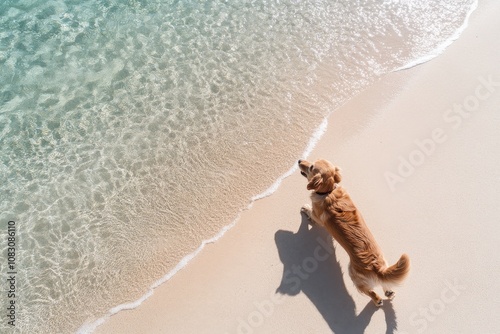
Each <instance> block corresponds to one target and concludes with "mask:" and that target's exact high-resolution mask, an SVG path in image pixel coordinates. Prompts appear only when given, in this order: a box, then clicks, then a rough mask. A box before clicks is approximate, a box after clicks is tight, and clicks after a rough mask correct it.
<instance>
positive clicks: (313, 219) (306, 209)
mask: <svg viewBox="0 0 500 334" xmlns="http://www.w3.org/2000/svg"><path fill="white" fill-rule="evenodd" d="M300 212H302V213H303V214H305V215H306V216H307V218H308V219H309V223H310V224H311V225H312V224H318V225H323V224H322V223H321V222H318V220H316V216H315V215H314V213H313V211H312V206H311V205H310V204H304V205H303V206H302V208H301V209H300Z"/></svg>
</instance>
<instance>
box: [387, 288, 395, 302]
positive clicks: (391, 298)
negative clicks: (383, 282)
mask: <svg viewBox="0 0 500 334" xmlns="http://www.w3.org/2000/svg"><path fill="white" fill-rule="evenodd" d="M385 296H386V297H387V298H389V300H393V299H394V297H396V293H395V292H394V291H392V290H387V291H386V292H385Z"/></svg>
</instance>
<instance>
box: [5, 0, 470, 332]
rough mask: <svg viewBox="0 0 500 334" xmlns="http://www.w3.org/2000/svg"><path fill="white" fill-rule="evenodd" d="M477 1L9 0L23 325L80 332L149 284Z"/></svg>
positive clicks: (12, 175)
mask: <svg viewBox="0 0 500 334" xmlns="http://www.w3.org/2000/svg"><path fill="white" fill-rule="evenodd" d="M473 4H474V2H473V1H469V2H467V3H461V4H457V3H455V1H451V0H450V1H440V2H438V1H426V2H419V3H418V4H414V3H413V2H410V1H386V2H384V3H383V4H381V3H380V1H365V2H363V3H362V4H361V3H358V2H353V1H348V0H344V1H317V2H308V1H298V0H287V1H243V0H242V1H204V2H200V1H145V0H144V1H132V0H130V1H97V0H91V1H86V2H81V1H74V0H73V1H70V0H66V1H64V0H53V1H47V0H43V1H34V0H33V1H3V2H1V3H0V82H1V83H2V84H1V85H0V159H1V163H0V180H2V182H1V183H0V208H1V211H0V212H1V213H0V222H1V225H2V229H4V230H5V231H6V230H7V227H6V226H7V221H8V220H15V221H16V223H17V228H18V231H17V232H18V241H19V244H18V258H17V266H18V274H17V280H18V283H17V284H18V285H17V288H18V291H19V294H18V298H17V304H18V306H19V308H18V310H17V324H16V329H17V331H19V332H22V333H35V332H36V333H70V332H74V331H76V330H77V329H78V328H79V327H80V326H81V325H82V324H83V323H84V322H86V321H92V320H95V319H96V318H98V317H101V316H102V315H104V314H105V313H106V312H107V311H108V310H109V309H110V308H112V307H113V306H116V305H118V304H121V303H125V302H129V301H133V300H136V299H138V298H139V297H141V296H142V295H143V294H144V292H145V291H146V290H147V289H148V287H149V286H150V285H151V284H152V283H153V282H155V281H156V280H158V279H159V278H160V277H162V276H163V275H165V274H166V273H167V272H168V271H169V270H171V269H172V268H173V267H174V266H175V264H176V263H177V262H178V261H179V260H180V259H181V258H182V257H183V256H184V255H186V254H188V253H190V252H192V251H193V250H194V249H196V248H197V247H198V246H199V244H200V242H201V241H202V240H204V239H206V238H209V237H211V236H213V235H214V234H216V233H217V231H219V230H220V229H221V227H223V226H225V225H228V224H229V223H231V221H232V220H233V219H234V218H235V217H236V215H237V214H238V212H239V211H240V210H241V209H242V208H244V207H246V206H247V205H248V203H249V200H250V199H251V198H252V196H254V195H256V194H259V193H261V192H262V191H264V190H265V189H267V187H269V186H270V185H271V184H272V183H273V181H274V180H275V179H276V178H277V177H279V176H280V175H281V174H283V173H284V172H285V171H286V170H288V169H289V167H290V166H291V165H292V164H293V163H294V161H295V160H296V158H297V157H300V154H301V152H303V151H304V149H305V146H306V145H307V142H308V139H309V137H310V136H311V134H312V132H313V131H314V129H315V128H316V127H317V126H318V125H319V124H320V123H321V122H322V120H323V119H324V117H325V116H326V115H328V114H329V113H331V112H332V111H334V110H335V108H336V107H338V106H339V105H340V104H342V103H343V102H345V101H346V100H347V99H348V98H350V97H352V96H353V95H355V94H356V93H357V92H359V91H360V90H362V89H363V88H364V87H366V86H367V85H369V84H370V83H371V82H373V81H374V80H376V79H377V78H378V77H380V76H381V75H383V74H384V73H387V72H390V71H392V70H394V69H397V68H400V67H401V66H404V65H405V64H408V63H411V62H412V61H413V60H415V59H418V58H420V57H422V56H425V55H426V54H428V53H429V52H432V51H434V50H435V49H436V48H439V46H440V45H442V43H443V42H444V41H446V40H447V39H449V38H450V37H451V36H453V34H454V33H455V32H456V31H457V29H459V28H460V27H461V26H462V24H463V22H464V19H465V18H466V15H467V13H468V12H469V10H470V8H471V6H472V5H473ZM0 245H1V247H2V250H3V253H2V254H4V255H5V254H6V247H7V244H6V241H5V240H4V239H3V238H2V241H1V244H0ZM6 264H7V263H6V260H2V262H1V263H0V270H1V273H2V274H4V273H6V272H7V267H6ZM2 307H3V306H2ZM6 326H7V325H6V322H5V321H2V323H0V330H1V331H2V332H3V330H4V329H6Z"/></svg>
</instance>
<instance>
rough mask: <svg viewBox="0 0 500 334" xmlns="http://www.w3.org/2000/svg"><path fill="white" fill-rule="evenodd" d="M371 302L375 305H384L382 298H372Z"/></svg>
mask: <svg viewBox="0 0 500 334" xmlns="http://www.w3.org/2000/svg"><path fill="white" fill-rule="evenodd" d="M373 303H374V304H375V306H377V307H382V305H384V302H383V301H382V299H380V300H378V301H376V300H374V301H373Z"/></svg>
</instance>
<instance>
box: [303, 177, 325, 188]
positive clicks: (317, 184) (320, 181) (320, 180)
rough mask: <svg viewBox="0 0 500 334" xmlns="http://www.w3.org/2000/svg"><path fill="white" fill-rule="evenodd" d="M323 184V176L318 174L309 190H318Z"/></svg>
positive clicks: (312, 180) (308, 185)
mask: <svg viewBox="0 0 500 334" xmlns="http://www.w3.org/2000/svg"><path fill="white" fill-rule="evenodd" d="M322 184H323V178H322V177H321V174H316V175H314V176H313V178H312V179H311V181H310V182H309V183H308V184H307V190H313V189H314V190H316V189H318V188H319V187H321V185H322Z"/></svg>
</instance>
